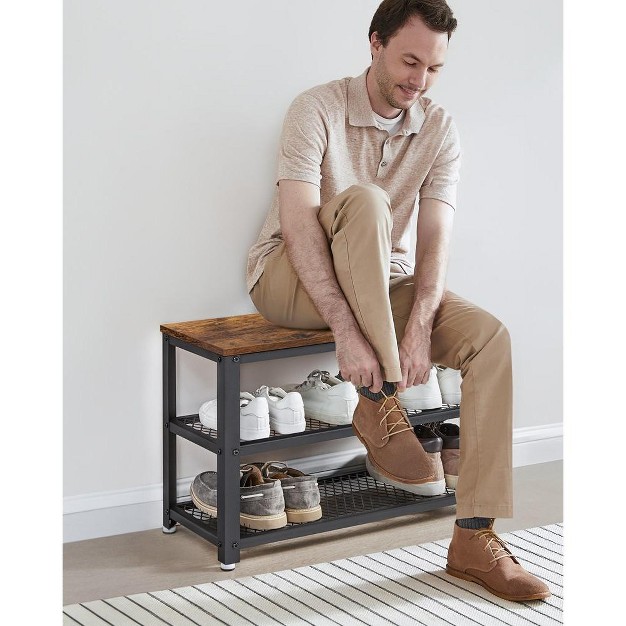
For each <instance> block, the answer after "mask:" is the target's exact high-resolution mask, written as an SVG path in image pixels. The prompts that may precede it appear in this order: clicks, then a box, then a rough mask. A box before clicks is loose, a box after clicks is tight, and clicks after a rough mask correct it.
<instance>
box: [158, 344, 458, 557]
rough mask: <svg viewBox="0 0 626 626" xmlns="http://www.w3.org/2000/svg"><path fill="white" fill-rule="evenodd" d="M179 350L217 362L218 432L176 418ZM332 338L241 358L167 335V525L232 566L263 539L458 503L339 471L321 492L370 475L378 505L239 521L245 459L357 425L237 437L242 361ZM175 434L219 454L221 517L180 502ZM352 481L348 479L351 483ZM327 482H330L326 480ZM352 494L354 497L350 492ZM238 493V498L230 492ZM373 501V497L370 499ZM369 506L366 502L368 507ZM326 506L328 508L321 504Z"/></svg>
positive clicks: (441, 412)
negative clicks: (264, 527)
mask: <svg viewBox="0 0 626 626" xmlns="http://www.w3.org/2000/svg"><path fill="white" fill-rule="evenodd" d="M176 348H180V349H182V350H186V351H188V352H192V353H194V354H197V355H199V356H202V357H204V358H207V359H210V360H211V361H214V362H216V364H217V433H215V432H214V431H207V429H205V428H202V427H201V426H200V425H199V420H198V416H197V415H188V416H177V415H176ZM334 349H335V344H334V343H323V344H316V345H312V346H302V347H298V348H285V349H282V350H271V351H267V352H255V353H252V354H242V355H235V356H220V355H218V354H215V353H213V352H211V351H209V350H205V349H204V348H200V347H198V346H196V345H194V344H191V343H188V342H186V341H183V340H181V339H178V338H176V337H172V336H169V335H166V334H164V335H163V428H164V430H163V528H164V530H168V529H171V528H173V527H174V526H175V525H176V523H177V522H178V523H180V524H182V525H183V526H185V527H187V528H189V529H190V530H192V531H193V532H195V533H197V534H198V535H200V536H201V537H203V538H204V539H206V540H207V541H210V542H211V543H213V544H215V545H216V546H217V549H218V560H219V561H220V562H221V563H223V564H234V563H237V562H239V560H240V550H241V549H242V548H247V547H251V546H255V545H259V544H263V543H270V542H273V541H281V540H284V539H290V538H292V537H302V536H305V535H311V534H315V533H319V532H326V531H330V530H336V529H338V528H345V527H348V526H354V525H358V524H366V523H369V522H374V521H379V520H382V519H387V518H390V517H395V516H398V515H406V514H409V513H418V512H425V511H430V510H432V509H435V508H439V507H444V506H451V505H454V504H455V502H456V500H455V496H454V492H452V491H447V492H446V493H445V494H443V495H441V496H435V497H428V498H421V497H420V496H414V495H413V494H409V493H408V492H405V491H403V490H399V489H398V490H395V489H394V488H392V487H389V486H388V485H384V484H383V483H377V482H376V481H374V480H373V479H372V478H371V477H369V476H367V474H366V473H365V472H362V473H361V474H358V473H357V474H354V473H353V474H349V475H342V474H341V473H339V474H337V475H333V476H330V477H326V478H320V479H319V480H318V482H319V484H320V491H321V492H323V491H324V489H325V487H324V485H326V484H327V483H328V481H333V480H335V481H339V483H338V484H340V489H341V493H342V494H343V493H344V491H343V490H344V483H345V484H352V483H353V482H354V481H357V483H358V484H359V485H362V484H364V483H363V480H366V481H367V482H366V483H365V484H366V490H367V492H368V493H369V495H370V496H373V497H374V500H372V501H371V502H376V503H377V504H376V505H375V506H372V508H370V509H369V510H359V507H357V509H356V510H350V508H349V507H348V508H346V509H345V510H346V511H347V512H346V513H344V514H341V515H334V516H329V515H324V516H323V517H322V518H321V519H320V520H317V521H315V522H308V523H306V524H292V525H288V526H285V527H284V528H279V529H276V530H268V531H262V532H260V531H249V530H247V529H244V528H242V527H240V525H239V512H240V511H239V465H240V463H239V457H240V456H243V455H251V454H261V453H265V452H269V451H271V450H274V449H279V448H284V447H286V446H289V445H305V444H309V443H319V442H320V441H328V440H332V439H339V438H343V437H348V436H352V435H353V434H354V433H353V430H352V426H351V425H346V426H330V427H329V426H327V425H324V426H323V427H318V426H317V424H318V423H316V422H315V421H314V420H313V421H312V420H307V430H306V431H304V432H301V433H295V434H292V435H276V436H271V437H270V438H269V439H262V440H256V441H245V442H244V441H240V440H239V391H240V382H239V381H240V367H241V364H242V363H252V362H255V361H265V360H269V359H280V358H287V357H293V356H303V355H306V354H318V353H321V352H331V351H334ZM458 416H459V409H458V407H454V408H448V409H435V410H432V411H423V412H421V413H417V414H413V413H410V414H409V420H410V422H411V423H412V424H413V425H415V424H423V423H429V422H436V421H443V420H446V419H452V418H455V417H458ZM176 437H183V438H185V439H187V440H189V441H191V442H193V443H195V444H196V445H199V446H201V447H203V448H205V449H207V450H210V451H211V452H213V453H215V454H216V455H217V508H218V510H219V511H220V515H219V516H218V517H217V519H216V520H215V519H214V518H209V516H207V515H206V514H205V513H202V512H201V511H199V510H198V509H196V508H195V507H194V505H193V503H192V502H191V501H190V500H189V499H185V500H184V501H181V502H179V501H178V499H177V497H176V474H177V459H176ZM346 481H347V482H346ZM328 484H329V483H328ZM346 493H349V494H351V493H352V492H351V491H350V490H348V491H347V492H346ZM231 494H235V497H231ZM368 502H369V501H368ZM362 508H363V507H361V509H362ZM322 510H324V506H323V505H322Z"/></svg>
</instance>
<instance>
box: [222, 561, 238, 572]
mask: <svg viewBox="0 0 626 626" xmlns="http://www.w3.org/2000/svg"><path fill="white" fill-rule="evenodd" d="M220 567H221V568H222V569H223V570H224V571H225V572H231V571H232V570H234V569H235V564H234V563H220Z"/></svg>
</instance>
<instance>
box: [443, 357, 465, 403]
mask: <svg viewBox="0 0 626 626" xmlns="http://www.w3.org/2000/svg"><path fill="white" fill-rule="evenodd" d="M437 381H438V382H439V389H441V397H442V399H443V403H444V404H452V405H454V404H461V381H462V378H461V372H460V371H459V370H453V369H451V368H449V367H443V366H442V365H437Z"/></svg>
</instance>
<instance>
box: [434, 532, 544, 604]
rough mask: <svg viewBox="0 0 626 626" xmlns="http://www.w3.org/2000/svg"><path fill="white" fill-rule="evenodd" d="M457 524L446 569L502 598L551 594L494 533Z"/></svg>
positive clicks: (453, 574)
mask: <svg viewBox="0 0 626 626" xmlns="http://www.w3.org/2000/svg"><path fill="white" fill-rule="evenodd" d="M492 529H493V521H492V522H491V524H490V526H489V528H481V529H480V530H474V529H473V528H461V527H460V526H459V525H458V524H454V534H453V535H452V541H450V547H449V548H448V564H447V566H446V572H448V574H450V575H451V576H456V577H457V578H463V579H464V580H470V581H472V582H475V583H478V584H479V585H482V586H483V587H484V588H485V589H487V591H490V592H491V593H493V594H494V595H496V596H498V597H499V598H504V599H505V600H513V601H514V602H523V601H526V600H541V599H544V598H548V597H549V596H550V590H549V589H548V586H547V585H546V584H545V583H544V582H542V581H541V580H539V579H538V578H537V577H536V576H533V575H532V574H531V573H530V572H527V571H526V570H525V569H524V568H523V567H522V566H521V565H520V564H519V561H518V560H517V559H516V558H515V557H514V556H513V555H512V554H511V552H510V550H509V549H508V548H507V547H506V544H505V542H504V541H502V539H500V537H498V535H496V533H495V532H493V530H492Z"/></svg>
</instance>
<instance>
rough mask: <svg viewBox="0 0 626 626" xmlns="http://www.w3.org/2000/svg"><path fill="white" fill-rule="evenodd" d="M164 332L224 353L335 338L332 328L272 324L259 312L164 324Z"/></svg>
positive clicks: (275, 347) (318, 342)
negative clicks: (322, 328) (307, 328)
mask: <svg viewBox="0 0 626 626" xmlns="http://www.w3.org/2000/svg"><path fill="white" fill-rule="evenodd" d="M161 332H162V333H163V334H165V335H169V336H170V337H176V338H177V339H181V340H182V341H186V342H188V343H191V344H193V345H195V346H198V347H200V348H203V349H205V350H209V351H210V352H213V353H215V354H218V355H220V356H234V355H238V354H251V353H253V352H269V351H270V350H282V349H283V348H299V347H302V346H312V345H316V344H320V343H332V342H333V341H334V338H333V334H332V332H331V331H330V330H301V329H297V328H283V327H282V326H275V325H274V324H270V323H269V322H268V321H267V320H265V319H264V318H263V317H262V316H261V315H260V314H258V313H253V314H251V315H235V316H232V317H217V318H214V319H207V320H196V321H193V322H177V323H172V324H162V325H161Z"/></svg>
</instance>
